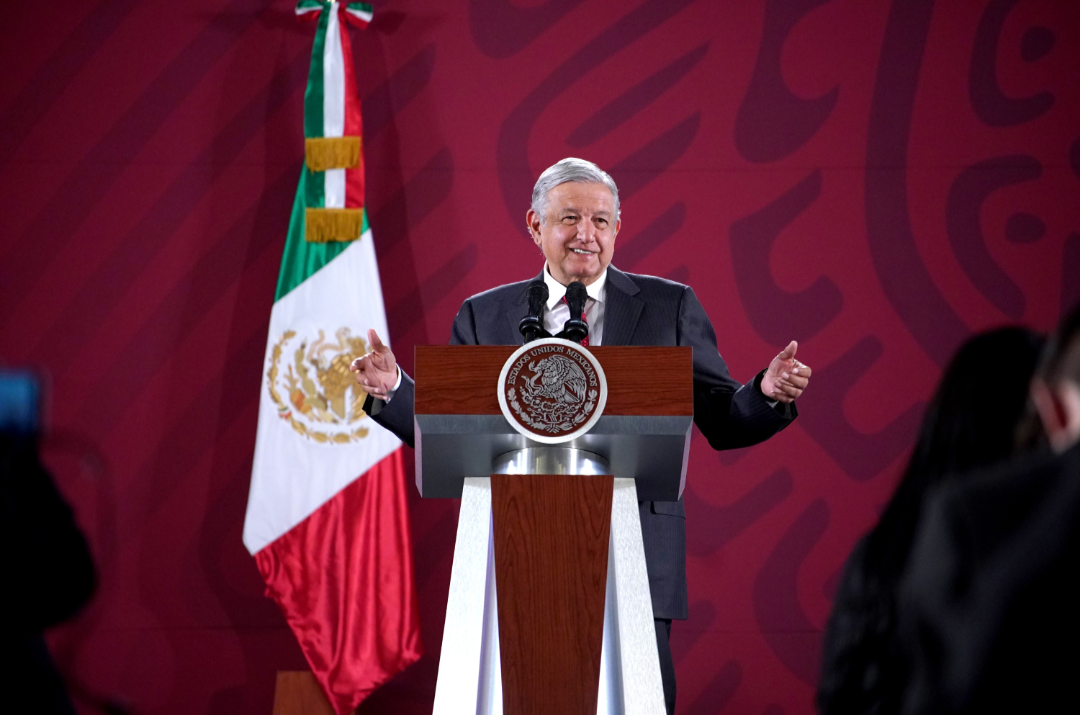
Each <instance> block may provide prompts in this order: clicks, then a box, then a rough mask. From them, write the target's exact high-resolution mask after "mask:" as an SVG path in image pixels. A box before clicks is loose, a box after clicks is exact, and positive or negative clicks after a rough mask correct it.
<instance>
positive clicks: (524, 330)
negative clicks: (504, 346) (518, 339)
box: [518, 278, 551, 343]
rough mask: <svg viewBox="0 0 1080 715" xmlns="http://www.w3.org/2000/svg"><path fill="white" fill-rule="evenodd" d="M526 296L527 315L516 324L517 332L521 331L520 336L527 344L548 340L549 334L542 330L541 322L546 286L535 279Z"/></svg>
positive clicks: (546, 294) (546, 297)
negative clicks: (527, 302) (542, 339)
mask: <svg viewBox="0 0 1080 715" xmlns="http://www.w3.org/2000/svg"><path fill="white" fill-rule="evenodd" d="M526 296H527V298H528V301H529V314H528V315H526V316H525V317H524V318H522V319H521V322H520V323H518V330H520V331H521V335H522V337H524V338H525V342H527V343H531V342H532V341H533V340H536V339H537V338H550V337H551V334H550V333H549V332H548V331H546V330H544V323H543V320H542V316H543V315H544V304H545V303H547V299H548V287H547V284H546V283H544V281H543V280H542V279H540V278H537V279H536V280H534V281H533V282H532V283H530V284H529V289H528V291H527V292H526Z"/></svg>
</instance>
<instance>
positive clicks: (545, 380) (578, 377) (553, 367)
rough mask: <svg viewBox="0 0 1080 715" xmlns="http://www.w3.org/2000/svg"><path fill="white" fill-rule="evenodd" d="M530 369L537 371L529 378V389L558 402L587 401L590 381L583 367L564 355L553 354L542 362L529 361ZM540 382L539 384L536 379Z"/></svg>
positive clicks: (527, 380)
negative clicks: (586, 394)
mask: <svg viewBox="0 0 1080 715" xmlns="http://www.w3.org/2000/svg"><path fill="white" fill-rule="evenodd" d="M529 370H531V371H532V372H534V373H536V374H534V375H533V376H532V377H530V378H527V379H526V382H527V383H529V391H530V392H532V393H533V394H534V395H541V396H543V397H547V398H549V399H552V400H555V401H556V402H563V403H566V404H574V403H580V402H584V401H585V391H586V388H587V387H588V381H587V380H586V379H585V373H584V372H582V370H581V367H579V366H578V365H577V363H575V362H574V361H573V360H571V359H570V358H567V357H563V356H562V355H552V356H550V357H546V358H544V359H543V360H541V361H540V362H536V363H529ZM537 380H539V381H540V384H539V385H537V384H536V381H537Z"/></svg>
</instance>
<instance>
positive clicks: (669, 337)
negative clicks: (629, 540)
mask: <svg viewBox="0 0 1080 715" xmlns="http://www.w3.org/2000/svg"><path fill="white" fill-rule="evenodd" d="M525 220H526V228H527V230H528V231H529V234H530V235H531V236H532V239H533V241H534V242H535V243H536V245H537V246H538V247H539V248H540V249H541V251H542V252H543V255H544V259H545V264H544V266H543V269H542V271H541V274H540V279H542V280H543V281H544V283H545V284H546V285H547V288H548V299H547V302H546V305H545V306H544V307H545V308H546V310H544V315H543V325H544V328H545V329H546V330H547V331H548V332H549V333H551V334H552V335H554V334H556V333H558V332H559V331H560V330H562V328H563V325H564V323H565V322H566V320H567V319H568V318H569V317H570V307H569V306H568V305H567V302H566V301H565V300H564V296H565V295H566V287H567V286H568V285H569V284H570V283H572V282H574V281H580V282H581V283H582V284H584V286H585V288H586V291H587V294H588V299H587V300H586V303H585V307H584V313H583V316H582V317H583V319H584V320H585V322H586V323H588V338H587V339H588V343H587V344H588V345H590V346H599V345H637V346H650V345H652V346H689V347H692V348H693V349H694V351H693V372H694V423H695V424H696V425H697V426H698V429H700V430H701V433H702V434H703V435H705V437H706V439H708V441H709V444H710V445H712V447H713V448H714V449H718V450H719V449H733V448H737V447H746V446H749V445H752V444H756V443H758V442H762V441H764V440H766V439H768V438H769V437H771V436H772V435H774V434H776V433H777V432H779V431H780V430H782V429H784V428H785V427H787V425H788V424H790V423H791V421H792V420H793V419H795V417H796V415H797V411H796V409H795V404H794V401H795V399H796V398H798V397H799V395H801V394H802V392H803V390H804V389H806V386H807V383H808V381H809V378H810V373H811V370H810V368H809V367H808V366H807V365H805V364H803V363H802V362H800V361H798V360H797V359H796V358H795V353H796V350H797V348H798V345H797V344H796V343H795V342H794V341H792V342H791V343H790V344H789V345H788V346H787V347H786V348H784V350H783V351H782V352H780V354H778V355H777V356H776V357H775V358H773V360H772V362H771V363H770V364H769V367H768V368H767V369H765V370H763V371H761V372H760V373H758V374H757V375H756V376H755V377H754V379H752V380H751V381H750V382H748V383H746V384H745V385H743V384H740V383H739V382H738V381H736V380H735V379H733V378H732V377H731V375H730V374H729V372H728V369H727V365H726V364H725V363H724V360H723V358H722V357H721V356H720V353H719V351H718V350H717V346H716V335H715V333H714V331H713V327H712V323H711V322H710V321H709V317H708V316H707V315H706V314H705V310H704V308H702V306H701V303H700V302H699V301H698V299H697V297H696V296H695V295H694V291H693V290H692V289H691V288H689V287H688V286H685V285H682V284H680V283H675V282H673V281H669V280H665V279H662V278H656V277H653V276H644V275H635V274H630V273H623V272H622V271H620V270H618V269H617V268H615V267H614V266H612V265H611V261H612V256H613V254H614V252H615V239H616V236H617V235H618V233H619V229H620V227H621V225H622V221H621V219H620V217H619V191H618V188H617V187H616V185H615V182H614V181H613V180H612V178H611V177H610V176H609V175H608V174H607V173H606V172H604V171H603V170H601V169H600V168H599V167H598V166H596V165H595V164H593V163H592V162H589V161H585V160H582V159H574V158H568V159H563V160H562V161H560V162H558V163H556V164H555V165H553V166H551V167H550V168H548V169H547V170H546V171H544V172H543V173H542V174H541V175H540V178H539V179H538V180H537V182H536V185H535V187H534V188H533V195H532V204H531V206H530V208H529V210H528V212H527V213H526V217H525ZM535 280H536V279H534V280H533V281H523V282H519V283H511V284H509V285H504V286H499V287H497V288H492V289H491V290H488V291H485V292H483V293H480V294H478V295H475V296H473V297H471V298H469V299H467V300H466V301H465V302H464V303H463V304H462V306H461V310H460V311H458V314H457V317H456V318H455V319H454V325H453V329H452V333H451V339H450V342H451V344H455V345H515V344H521V342H522V338H521V335H519V334H518V332H517V330H516V326H517V324H518V321H519V320H520V319H521V317H522V316H523V313H522V312H521V306H522V305H525V304H527V303H526V299H525V295H526V292H527V290H528V287H529V285H530V283H533V282H534V281H535ZM508 310H511V311H516V312H517V314H512V315H511V314H508V312H507V311H508ZM368 337H369V343H370V345H371V352H369V353H368V354H367V355H365V356H364V357H362V358H359V359H357V360H356V361H355V362H354V363H353V365H352V370H353V371H354V372H355V373H356V380H357V382H358V383H359V384H360V385H361V386H362V387H363V388H364V390H365V391H366V392H367V393H368V395H369V397H368V400H367V402H366V404H365V406H364V409H365V410H366V411H367V412H368V414H369V415H371V417H372V419H373V420H375V422H377V423H378V424H380V425H382V426H384V427H386V428H387V429H389V430H390V431H391V432H393V433H394V434H396V435H397V436H398V437H400V438H401V439H402V440H403V441H404V442H406V443H407V444H409V445H410V446H412V445H413V380H412V379H411V378H410V377H409V376H408V375H406V374H404V373H403V372H402V371H401V370H400V369H399V368H398V366H397V361H396V360H395V358H394V354H393V352H391V351H390V349H389V348H388V347H387V346H386V345H384V344H383V343H382V341H380V340H379V337H378V335H376V334H375V333H374V331H369V333H368ZM639 511H640V516H641V531H642V538H643V540H644V547H645V562H646V567H647V571H648V577H649V589H650V593H651V596H652V605H653V617H654V619H655V626H656V636H657V646H658V650H659V655H660V669H661V675H662V680H663V685H664V699H665V701H666V705H667V709H668V712H669V713H670V712H673V711H674V707H675V670H674V664H673V662H672V659H671V651H670V648H669V645H668V639H669V634H670V630H671V621H672V619H680V620H682V619H686V618H687V616H688V598H687V590H686V525H685V512H684V510H683V502H682V500H679V501H677V502H659V501H653V502H649V501H643V502H640V503H639Z"/></svg>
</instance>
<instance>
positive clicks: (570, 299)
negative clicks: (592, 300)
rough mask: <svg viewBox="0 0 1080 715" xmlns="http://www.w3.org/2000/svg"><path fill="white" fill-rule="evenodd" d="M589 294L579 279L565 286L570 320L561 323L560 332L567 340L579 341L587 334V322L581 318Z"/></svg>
mask: <svg viewBox="0 0 1080 715" xmlns="http://www.w3.org/2000/svg"><path fill="white" fill-rule="evenodd" d="M588 298H589V294H588V292H586V290H585V285H584V284H583V283H582V282H581V281H574V282H573V283H571V284H570V285H568V286H566V304H567V305H568V306H569V307H570V320H567V321H566V322H565V323H563V331H562V334H563V335H565V336H566V339H567V340H572V341H574V342H575V343H580V342H581V341H582V340H584V339H585V338H586V337H587V336H588V335H589V324H588V323H586V322H585V321H584V320H582V319H581V314H582V313H584V312H585V301H586V300H588Z"/></svg>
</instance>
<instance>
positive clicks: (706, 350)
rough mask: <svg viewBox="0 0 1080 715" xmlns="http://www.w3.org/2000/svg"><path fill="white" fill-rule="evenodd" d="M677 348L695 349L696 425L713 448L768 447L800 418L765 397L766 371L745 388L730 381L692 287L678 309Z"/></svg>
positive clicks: (792, 408)
mask: <svg viewBox="0 0 1080 715" xmlns="http://www.w3.org/2000/svg"><path fill="white" fill-rule="evenodd" d="M678 344H679V345H689V346H690V347H692V348H693V349H694V423H695V424H696V425H697V426H698V429H700V430H701V433H702V434H703V435H705V438H706V439H707V440H708V441H709V444H710V445H711V446H712V448H713V449H734V448H736V447H748V446H750V445H752V444H757V443H758V442H763V441H765V440H766V439H768V438H769V437H771V436H773V435H774V434H776V433H777V432H779V431H780V430H782V429H784V428H785V427H787V426H788V425H789V424H790V423H791V421H792V420H793V419H795V417H796V415H797V414H798V411H797V410H796V409H795V405H794V404H783V403H780V404H777V405H776V407H773V406H772V405H771V404H770V402H769V400H767V399H766V398H765V396H764V395H763V394H761V389H760V387H759V385H760V383H761V378H762V376H763V375H764V373H763V372H762V373H759V374H758V375H757V376H756V377H755V378H754V379H753V380H751V381H750V382H748V383H746V384H745V385H743V384H740V383H739V382H738V381H737V380H735V379H734V378H732V377H731V374H730V373H729V372H728V369H727V365H726V364H725V363H724V359H723V358H722V357H721V356H720V351H719V350H718V349H717V347H716V333H715V331H714V330H713V326H712V323H711V322H710V321H709V316H708V315H706V313H705V309H704V308H703V307H702V306H701V303H700V301H698V299H697V296H696V295H694V291H693V289H691V288H689V287H688V288H686V289H685V291H683V296H682V301H681V304H680V306H679V325H678Z"/></svg>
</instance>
